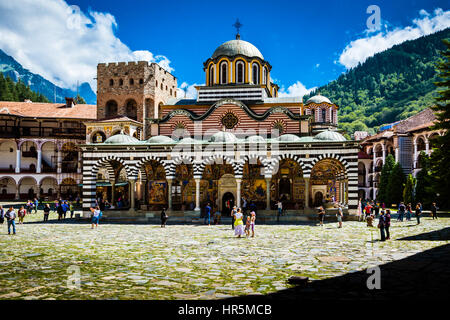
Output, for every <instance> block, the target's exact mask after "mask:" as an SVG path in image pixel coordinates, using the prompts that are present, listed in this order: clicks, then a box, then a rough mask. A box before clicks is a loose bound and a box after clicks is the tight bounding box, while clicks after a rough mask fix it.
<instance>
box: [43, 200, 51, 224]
mask: <svg viewBox="0 0 450 320" xmlns="http://www.w3.org/2000/svg"><path fill="white" fill-rule="evenodd" d="M49 214H50V205H49V204H48V203H47V204H45V206H44V222H46V221H48V215H49Z"/></svg>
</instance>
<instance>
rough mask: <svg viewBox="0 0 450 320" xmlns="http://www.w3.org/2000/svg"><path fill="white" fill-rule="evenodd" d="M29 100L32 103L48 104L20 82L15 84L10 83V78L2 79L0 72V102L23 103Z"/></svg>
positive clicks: (39, 95)
mask: <svg viewBox="0 0 450 320" xmlns="http://www.w3.org/2000/svg"><path fill="white" fill-rule="evenodd" d="M25 99H29V100H31V101H33V102H49V101H48V99H47V98H46V97H45V96H44V95H42V94H40V93H37V92H34V91H32V90H31V89H30V87H29V86H27V85H25V84H24V83H23V82H22V81H20V80H19V81H18V82H17V83H16V82H14V81H12V80H11V78H10V77H6V78H5V77H4V76H3V74H2V73H1V72H0V101H22V102H23V101H24V100H25Z"/></svg>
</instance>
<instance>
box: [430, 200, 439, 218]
mask: <svg viewBox="0 0 450 320" xmlns="http://www.w3.org/2000/svg"><path fill="white" fill-rule="evenodd" d="M438 210H439V208H438V207H437V206H436V202H433V204H432V205H431V214H432V215H433V220H434V219H435V218H436V219H437V211H438Z"/></svg>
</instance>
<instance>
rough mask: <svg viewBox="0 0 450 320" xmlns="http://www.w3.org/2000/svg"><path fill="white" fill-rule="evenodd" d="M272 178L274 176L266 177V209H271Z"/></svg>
mask: <svg viewBox="0 0 450 320" xmlns="http://www.w3.org/2000/svg"><path fill="white" fill-rule="evenodd" d="M270 180H272V178H266V210H270Z"/></svg>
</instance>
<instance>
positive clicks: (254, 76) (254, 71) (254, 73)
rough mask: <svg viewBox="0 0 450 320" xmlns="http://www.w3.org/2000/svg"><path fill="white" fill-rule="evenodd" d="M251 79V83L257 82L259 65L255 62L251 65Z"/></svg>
mask: <svg viewBox="0 0 450 320" xmlns="http://www.w3.org/2000/svg"><path fill="white" fill-rule="evenodd" d="M252 81H253V84H259V66H258V64H257V63H254V64H253V65H252Z"/></svg>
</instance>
